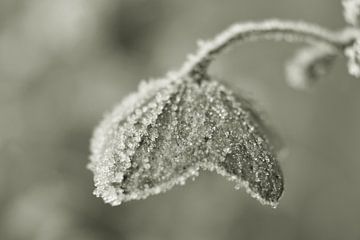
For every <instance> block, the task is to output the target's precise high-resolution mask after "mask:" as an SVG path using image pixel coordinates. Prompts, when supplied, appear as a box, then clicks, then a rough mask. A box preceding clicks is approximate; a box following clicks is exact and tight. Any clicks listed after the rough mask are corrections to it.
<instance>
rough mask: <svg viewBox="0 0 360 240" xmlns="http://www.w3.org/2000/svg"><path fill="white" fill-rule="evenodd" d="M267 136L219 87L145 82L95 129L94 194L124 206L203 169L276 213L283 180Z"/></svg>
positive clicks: (211, 82)
mask: <svg viewBox="0 0 360 240" xmlns="http://www.w3.org/2000/svg"><path fill="white" fill-rule="evenodd" d="M224 116H225V117H224ZM266 132H267V131H266V129H265V128H264V124H263V123H262V122H261V120H260V118H259V117H258V115H257V114H256V113H255V112H254V111H253V110H252V107H251V106H250V105H249V104H248V103H247V101H245V100H244V99H242V98H241V97H240V96H237V95H235V94H234V93H232V92H231V91H230V90H229V89H228V88H227V87H225V86H224V85H222V84H220V83H219V82H217V81H214V80H211V79H207V80H204V81H196V82H195V81H193V79H191V78H190V77H182V78H181V79H176V78H170V79H169V78H167V79H161V80H156V81H150V82H147V83H143V84H141V86H140V88H139V90H138V92H137V93H135V94H133V95H131V96H129V97H128V98H126V99H125V100H124V101H123V102H122V103H121V104H120V105H119V106H117V107H116V108H115V109H114V110H113V112H112V113H110V114H108V115H107V116H105V118H104V120H103V121H102V122H101V123H100V125H99V126H98V127H97V129H96V130H95V133H94V136H93V138H92V144H91V152H92V155H91V163H90V164H89V168H90V169H91V170H92V171H93V173H94V181H95V187H96V189H95V191H94V193H95V194H96V195H97V196H100V197H102V198H103V199H104V201H105V202H107V203H110V204H111V205H119V204H120V203H122V202H125V201H129V200H133V199H143V198H146V197H148V196H149V195H153V194H158V193H160V192H165V191H166V190H168V189H170V188H172V187H173V186H174V185H182V184H184V183H185V181H186V179H188V178H189V177H190V178H194V177H195V176H197V175H198V174H199V170H200V169H205V170H211V171H216V172H218V173H219V174H221V175H223V176H225V177H226V178H227V179H229V180H231V181H234V182H235V184H236V186H242V187H245V188H246V190H247V192H249V193H250V194H251V195H252V196H253V197H255V198H257V199H258V200H260V201H261V202H262V203H264V204H269V205H271V206H276V205H277V203H278V200H279V198H280V196H281V194H282V192H283V176H282V173H281V169H280V166H279V164H278V162H277V160H276V156H275V152H274V149H273V147H272V146H271V144H270V142H269V136H267V134H266Z"/></svg>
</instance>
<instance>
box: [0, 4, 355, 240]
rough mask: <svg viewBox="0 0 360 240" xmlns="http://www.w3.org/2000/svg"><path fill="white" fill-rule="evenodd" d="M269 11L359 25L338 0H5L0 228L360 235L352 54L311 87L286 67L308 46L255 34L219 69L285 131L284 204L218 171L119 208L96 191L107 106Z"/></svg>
mask: <svg viewBox="0 0 360 240" xmlns="http://www.w3.org/2000/svg"><path fill="white" fill-rule="evenodd" d="M265 18H281V19H293V20H299V19H302V20H306V21H311V22H314V23H318V24H321V25H324V26H326V27H328V28H331V29H340V28H342V27H343V26H344V25H345V23H344V20H343V17H342V9H341V3H340V1H338V0H316V1H314V0H301V1H299V0H269V1H264V0H223V1H215V0H193V1H190V0H187V1H181V0H177V1H175V0H170V1H169V0H118V1H115V0H108V1H95V0H55V1H54V0H0V239H1V240H18V239H19V240H22V239H40V240H58V239H69V240H73V239H74V240H75V239H76V240H82V239H86V240H95V239H107V240H111V239H129V240H133V239H134V240H142V239H149V240H152V239H157V240H158V239H179V240H180V239H196V240H202V239H204V240H205V239H206V240H211V239H247V240H251V239H268V240H271V239H277V240H281V239H328V240H329V239H334V240H335V239H360V188H359V183H360V174H359V172H360V159H359V156H360V145H359V142H360V94H359V93H360V81H359V80H356V79H353V78H351V77H349V76H348V74H347V73H346V67H345V59H344V58H343V57H341V58H339V59H338V61H337V63H336V65H335V67H334V69H333V70H332V71H331V73H330V74H329V75H328V76H327V77H326V78H325V79H323V80H322V81H321V82H319V83H318V84H316V85H315V86H314V88H312V89H311V90H309V91H305V92H299V91H295V90H292V89H290V88H289V87H287V86H286V83H285V79H284V74H283V72H284V68H283V66H284V63H285V61H286V60H287V59H289V58H290V57H291V56H292V55H293V52H294V50H295V49H296V48H297V47H300V46H301V45H295V46H294V45H288V44H280V43H271V42H270V43H269V42H258V43H251V44H245V45H241V46H238V47H236V48H234V49H233V51H231V52H229V53H228V54H226V55H222V56H221V57H220V58H218V60H217V61H216V63H215V64H214V65H213V67H212V68H211V72H212V74H213V75H215V76H218V77H221V79H223V81H225V82H227V83H230V84H231V85H233V86H235V87H236V88H237V89H240V91H242V92H244V94H245V95H247V96H249V97H250V98H252V99H254V100H255V101H256V102H257V104H258V106H259V108H260V109H262V110H263V112H264V113H263V114H264V117H265V119H267V120H268V121H269V122H270V123H271V125H272V126H273V127H274V129H275V130H276V131H277V132H278V134H279V135H280V136H281V138H282V141H283V143H284V145H285V147H286V152H287V154H286V156H284V157H283V158H282V159H281V165H282V168H283V171H284V175H285V184H286V185H285V187H286V190H285V193H284V196H283V198H282V199H281V202H280V205H279V207H278V208H277V209H276V210H274V209H271V208H269V207H267V206H262V205H260V204H259V203H258V202H257V201H255V200H254V199H252V198H251V197H250V196H249V195H247V194H246V193H245V191H244V190H243V189H241V190H239V191H235V190H234V186H233V184H232V183H229V182H227V181H226V180H225V179H224V178H222V177H220V176H217V175H216V174H213V173H203V174H201V175H200V177H198V178H197V179H196V180H195V181H189V182H187V184H186V185H185V186H184V187H175V188H174V189H172V190H171V191H168V192H167V193H166V194H161V195H157V196H152V197H149V198H148V199H146V200H141V201H133V202H129V203H125V204H122V205H121V206H119V207H110V206H109V205H105V204H104V203H103V202H102V200H101V199H98V198H96V197H95V196H93V195H92V190H93V180H92V173H91V172H90V171H88V170H87V169H86V167H85V166H86V164H87V162H88V155H89V139H90V138H91V134H92V130H93V128H94V127H95V126H96V124H97V123H98V122H99V121H100V119H101V118H102V115H103V113H104V112H106V111H109V110H111V109H112V107H113V106H114V105H115V104H116V103H117V102H119V101H121V99H122V98H123V97H124V96H126V95H127V94H129V93H130V92H133V91H135V90H136V87H137V85H138V83H139V81H140V80H141V79H148V78H150V77H161V76H163V75H164V74H165V73H166V72H167V71H168V70H173V69H177V68H178V67H180V66H181V64H182V62H183V61H184V60H185V58H186V55H187V54H188V53H191V52H193V51H194V50H195V49H196V44H195V42H196V40H198V39H200V38H203V39H208V38H211V37H212V36H214V35H215V34H216V33H218V32H220V31H222V30H223V29H224V28H226V27H227V26H228V25H230V24H232V23H234V22H238V21H248V20H260V19H265Z"/></svg>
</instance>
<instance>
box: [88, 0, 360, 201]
mask: <svg viewBox="0 0 360 240" xmlns="http://www.w3.org/2000/svg"><path fill="white" fill-rule="evenodd" d="M355 2H358V1H345V2H344V6H345V7H347V6H350V5H351V4H354V3H355ZM356 6H358V5H356ZM350 10H352V9H350ZM346 11H348V13H346V14H345V15H346V16H348V17H347V18H346V19H347V20H348V21H349V22H350V23H352V24H354V22H355V20H354V19H357V17H358V12H354V11H351V12H349V9H346ZM355 15H356V16H355ZM261 39H271V40H277V41H287V42H305V43H308V44H310V46H309V47H307V48H304V49H302V50H301V51H299V52H298V53H297V55H296V56H295V57H294V59H293V60H292V61H290V62H289V64H288V70H287V77H288V82H289V83H290V85H291V86H293V87H298V88H304V87H306V86H308V85H310V84H311V83H312V82H314V81H316V80H317V79H318V78H319V77H320V76H322V75H324V74H325V73H327V72H328V70H329V69H330V67H331V65H332V63H333V60H334V59H335V58H336V57H337V56H338V55H339V54H344V55H345V56H346V57H347V58H348V61H349V62H348V67H349V73H350V74H352V75H354V76H356V77H359V76H360V70H359V69H360V65H359V63H360V61H359V49H360V48H359V40H360V31H359V30H358V29H357V28H354V27H348V28H345V29H344V30H342V31H339V32H332V31H329V30H326V29H324V28H322V27H319V26H316V25H313V24H309V23H305V22H292V21H281V20H267V21H263V22H258V23H240V24H235V25H233V26H231V27H230V28H228V29H227V30H226V31H224V32H223V33H220V34H219V35H218V36H216V37H215V38H214V39H213V40H211V41H202V42H200V43H199V50H198V51H197V53H196V54H194V55H190V56H189V58H188V60H187V61H186V62H185V64H184V65H183V67H182V68H181V69H180V70H179V71H177V72H170V73H168V74H167V75H166V77H165V78H163V79H158V80H152V81H147V82H143V83H142V84H141V85H140V87H139V90H138V92H137V93H134V94H132V95H130V96H129V97H127V98H126V99H125V100H124V101H123V102H122V103H121V104H119V105H118V106H117V107H116V108H115V109H114V110H113V111H112V112H111V113H110V114H108V115H107V116H105V118H104V120H103V121H102V122H101V124H100V125H99V126H98V127H97V128H96V130H95V133H94V136H93V139H92V144H91V151H92V155H91V163H90V164H89V168H90V169H91V170H92V171H93V172H94V181H95V186H96V189H95V191H94V193H95V195H96V196H100V197H102V198H103V199H104V201H105V202H107V203H110V204H111V205H119V204H120V203H121V202H124V201H129V200H133V199H143V198H146V197H148V196H149V195H152V194H157V193H160V192H164V191H166V190H168V189H170V188H172V187H173V186H174V185H176V184H184V183H185V181H186V179H188V178H189V177H195V176H197V175H198V173H199V170H200V169H205V170H211V171H216V172H217V173H219V174H221V175H223V176H225V177H226V178H227V179H229V180H231V181H235V182H236V186H239V187H240V186H243V187H245V188H246V190H247V192H249V193H250V194H251V195H252V196H253V197H255V198H257V199H258V200H260V202H261V203H263V204H268V205H271V206H273V207H275V206H276V205H277V204H278V201H279V198H280V197H281V195H282V192H283V189H284V187H283V175H282V172H281V169H280V166H279V163H278V161H277V157H276V151H275V149H274V147H273V145H272V141H271V137H270V136H269V134H268V128H267V127H266V125H265V124H264V122H263V121H262V120H261V119H260V117H259V115H258V114H257V113H256V112H255V111H254V110H253V107H252V106H251V104H249V103H248V102H247V101H246V100H245V99H243V98H242V97H241V96H239V95H238V94H236V93H233V92H232V91H231V90H230V89H229V88H228V87H226V86H224V85H223V84H222V83H220V82H218V81H216V80H215V79H214V77H212V76H210V75H209V74H208V71H207V69H208V67H209V65H210V63H211V62H212V60H214V59H215V57H216V56H217V55H218V54H219V53H221V52H223V50H224V49H225V48H227V47H228V46H230V45H232V44H233V43H239V42H245V41H256V40H261Z"/></svg>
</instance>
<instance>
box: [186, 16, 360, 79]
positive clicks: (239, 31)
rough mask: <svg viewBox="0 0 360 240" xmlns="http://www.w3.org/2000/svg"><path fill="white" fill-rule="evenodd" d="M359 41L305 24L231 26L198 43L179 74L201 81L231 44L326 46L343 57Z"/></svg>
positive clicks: (355, 34) (351, 31)
mask: <svg viewBox="0 0 360 240" xmlns="http://www.w3.org/2000/svg"><path fill="white" fill-rule="evenodd" d="M359 37H360V31H359V30H358V29H355V28H346V29H344V30H343V31H340V32H332V31H329V30H327V29H324V28H322V27H320V26H317V25H314V24H310V23H305V22H292V21H281V20H267V21H263V22H258V23H254V22H251V23H239V24H234V25H232V26H231V27H229V28H228V29H227V30H225V31H224V32H222V33H220V34H219V35H218V36H216V37H215V38H214V40H212V41H203V42H200V43H199V50H198V52H197V53H196V54H195V55H190V56H189V59H188V61H187V62H186V63H185V64H184V66H183V68H182V70H181V71H180V74H181V73H182V74H190V75H191V76H192V77H195V79H199V78H202V76H203V74H204V73H206V71H207V68H208V66H209V65H210V63H211V62H212V60H213V59H214V57H215V56H216V55H217V54H219V53H221V52H222V51H223V50H224V49H226V48H227V47H228V46H230V45H232V44H233V43H241V42H245V41H256V40H261V39H266V40H276V41H286V42H306V43H309V44H316V45H319V44H320V45H326V46H327V47H331V48H333V49H334V50H337V51H338V52H339V53H345V52H344V51H345V49H347V48H348V47H351V46H352V45H353V44H354V42H355V40H356V39H359ZM314 47H316V46H314ZM316 57H318V56H316Z"/></svg>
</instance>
